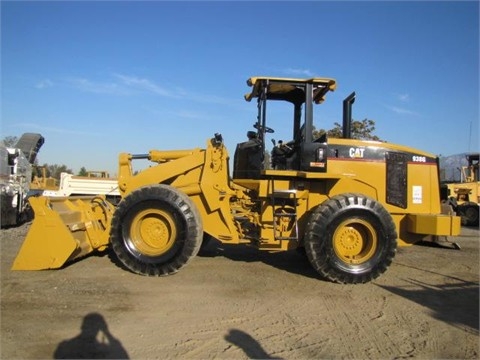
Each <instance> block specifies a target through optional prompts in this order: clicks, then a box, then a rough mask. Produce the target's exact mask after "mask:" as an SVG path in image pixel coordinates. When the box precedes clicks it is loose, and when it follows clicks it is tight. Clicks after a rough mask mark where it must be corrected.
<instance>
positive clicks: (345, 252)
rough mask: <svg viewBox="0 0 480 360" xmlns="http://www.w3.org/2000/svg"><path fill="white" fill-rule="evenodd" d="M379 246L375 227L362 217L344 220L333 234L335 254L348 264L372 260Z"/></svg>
mask: <svg viewBox="0 0 480 360" xmlns="http://www.w3.org/2000/svg"><path fill="white" fill-rule="evenodd" d="M377 246H378V237H377V232H376V231H375V228H374V227H373V226H372V225H371V224H370V223H369V222H368V221H365V220H362V219H348V220H345V221H343V222H342V223H341V224H340V225H339V226H338V227H337V229H336V230H335V233H334V234H333V249H334V251H335V254H336V255H337V256H338V257H339V258H340V259H341V260H342V261H343V262H345V263H347V264H352V265H358V264H362V263H364V262H366V261H368V260H370V259H371V258H372V257H373V255H374V254H375V251H376V250H377Z"/></svg>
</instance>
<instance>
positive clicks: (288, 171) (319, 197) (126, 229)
mask: <svg viewBox="0 0 480 360" xmlns="http://www.w3.org/2000/svg"><path fill="white" fill-rule="evenodd" d="M247 84H248V85H249V86H250V87H251V91H250V92H249V93H248V94H247V95H245V99H246V100H247V101H251V100H254V99H255V100H256V102H257V108H258V116H257V121H256V122H255V124H254V126H253V129H252V131H249V135H250V136H249V138H250V139H249V140H248V141H246V142H244V143H240V144H238V145H237V147H236V149H235V153H234V158H233V171H232V173H231V172H230V169H229V166H230V161H229V159H230V158H229V153H228V151H227V149H226V147H225V146H224V143H223V139H222V136H221V135H220V134H218V133H217V134H215V135H214V136H213V137H212V138H211V139H209V140H208V141H207V144H206V147H205V148H195V149H188V150H178V151H161V150H151V151H149V152H148V153H146V154H128V153H122V154H120V155H119V176H118V187H119V191H120V193H121V197H122V199H121V201H120V202H119V204H118V206H116V207H115V208H114V207H113V206H112V205H110V204H109V203H108V202H106V201H105V200H104V199H103V198H102V197H91V198H86V197H84V198H75V197H69V198H61V199H54V198H45V197H39V198H34V199H31V205H32V208H33V209H34V211H35V220H34V222H33V224H32V227H31V229H30V230H29V233H28V235H27V238H26V240H25V243H24V245H23V246H22V248H21V250H20V252H19V254H18V256H17V258H16V260H15V262H14V264H13V269H16V270H34V269H50V268H60V267H62V266H64V264H67V263H68V262H70V261H72V260H73V259H77V258H79V257H82V256H85V255H86V254H88V253H90V252H93V251H95V250H105V249H107V248H111V250H112V252H113V253H114V255H115V256H116V258H117V259H118V260H119V261H120V263H121V264H122V265H123V266H124V267H125V268H127V269H128V270H130V271H132V272H134V273H138V274H141V275H151V276H162V275H168V274H174V273H176V272H177V271H178V270H179V269H180V268H182V267H183V266H185V265H186V264H187V263H188V262H189V261H190V260H191V259H192V258H193V257H194V256H195V255H196V254H197V253H198V251H199V249H200V247H201V245H202V242H203V241H206V240H207V239H209V238H215V239H217V240H218V241H220V242H222V243H225V244H250V245H253V246H255V247H257V248H258V249H259V250H266V251H286V250H291V249H303V250H304V252H305V253H306V257H307V258H308V261H309V262H310V263H311V265H312V266H313V268H315V269H316V270H317V271H318V272H319V273H320V274H321V276H322V277H323V278H325V279H328V280H331V281H334V282H339V283H365V282H368V281H370V280H372V279H374V278H376V277H378V276H379V275H380V274H382V273H383V272H385V270H386V269H387V268H388V266H389V265H390V264H391V262H392V260H393V258H394V256H395V253H396V249H397V245H410V244H413V243H415V242H418V241H425V240H431V241H435V240H436V239H438V238H439V237H444V236H454V235H458V234H459V233H460V218H459V217H456V216H452V215H449V214H442V213H441V209H442V208H441V201H440V187H439V186H440V184H439V176H438V173H439V172H438V159H437V158H436V157H435V156H434V155H432V154H430V153H426V152H423V151H420V150H416V149H412V148H409V147H405V146H399V145H394V144H390V143H384V142H376V141H361V140H354V139H352V138H351V135H350V123H351V106H352V103H353V101H354V99H355V94H354V93H352V95H350V96H349V97H348V98H347V99H345V100H344V123H343V138H341V139H327V138H326V137H321V138H319V139H314V138H313V106H314V105H315V104H320V103H322V102H323V101H324V99H325V97H326V95H327V93H328V92H330V91H334V90H335V88H336V81H335V80H334V79H328V78H313V79H291V78H270V77H252V78H250V79H248V81H247ZM278 101H280V102H286V103H288V104H290V105H291V108H292V113H291V114H292V115H293V116H292V118H293V121H292V122H291V125H289V127H290V128H291V139H289V140H290V141H288V142H287V144H288V149H289V150H288V151H285V152H284V156H285V159H283V161H282V164H284V165H283V166H282V169H270V166H269V164H266V161H265V154H266V153H267V152H266V142H267V141H266V140H267V139H266V138H267V136H270V134H271V133H273V132H274V128H273V127H272V126H273V125H272V124H273V123H274V122H273V120H272V121H269V122H267V104H269V103H271V102H278ZM136 159H148V160H150V161H151V162H153V163H156V165H155V166H151V167H149V168H147V169H145V170H142V171H141V172H139V173H137V174H135V175H134V174H133V171H132V162H133V161H135V160H136ZM204 239H205V240H204Z"/></svg>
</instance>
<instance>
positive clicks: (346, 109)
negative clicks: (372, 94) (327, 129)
mask: <svg viewBox="0 0 480 360" xmlns="http://www.w3.org/2000/svg"><path fill="white" fill-rule="evenodd" d="M354 102H355V91H354V92H352V93H351V94H350V95H348V96H347V97H346V98H345V100H343V127H342V129H343V131H342V136H343V138H344V139H351V138H352V104H353V103H354Z"/></svg>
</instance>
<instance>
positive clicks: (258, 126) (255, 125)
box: [253, 123, 275, 134]
mask: <svg viewBox="0 0 480 360" xmlns="http://www.w3.org/2000/svg"><path fill="white" fill-rule="evenodd" d="M253 127H254V128H255V129H257V130H259V128H260V129H262V127H261V126H260V125H258V124H257V123H255V124H253ZM263 131H265V132H266V133H269V134H272V133H274V132H275V130H273V129H272V128H270V127H268V126H265V127H264V128H263Z"/></svg>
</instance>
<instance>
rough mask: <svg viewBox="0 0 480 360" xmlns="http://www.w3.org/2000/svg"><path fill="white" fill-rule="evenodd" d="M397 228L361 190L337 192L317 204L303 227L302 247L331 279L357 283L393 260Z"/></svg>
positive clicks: (382, 270)
mask: <svg viewBox="0 0 480 360" xmlns="http://www.w3.org/2000/svg"><path fill="white" fill-rule="evenodd" d="M396 249H397V232H396V228H395V223H394V222H393V220H392V217H391V216H390V214H389V213H388V212H387V211H386V210H385V208H384V207H383V206H382V205H381V204H380V203H378V202H377V201H375V200H373V199H371V198H369V197H367V196H364V195H361V194H342V195H337V196H335V197H333V198H331V199H329V200H327V201H326V202H325V203H323V204H322V205H320V206H319V207H317V208H316V209H315V210H314V212H313V213H312V215H311V217H310V220H309V222H308V224H307V226H306V231H305V251H306V253H307V257H308V259H309V261H310V263H311V264H312V266H313V267H314V269H315V270H316V271H318V272H319V273H320V275H321V276H322V277H324V278H326V279H328V280H330V281H333V282H338V283H345V284H356V283H365V282H368V281H371V280H373V279H375V278H377V277H378V276H379V275H380V274H382V273H383V272H385V270H386V269H387V268H388V267H389V266H390V264H391V263H392V260H393V258H394V257H395V253H396Z"/></svg>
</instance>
